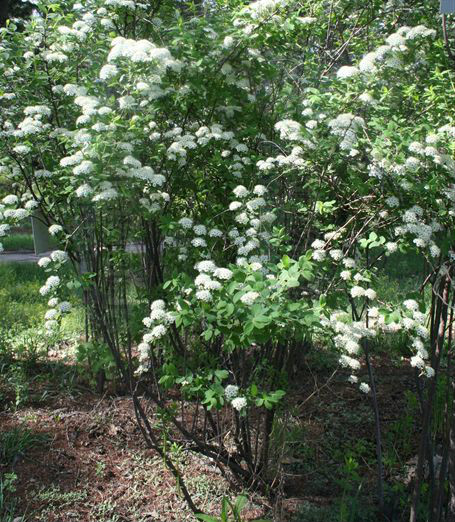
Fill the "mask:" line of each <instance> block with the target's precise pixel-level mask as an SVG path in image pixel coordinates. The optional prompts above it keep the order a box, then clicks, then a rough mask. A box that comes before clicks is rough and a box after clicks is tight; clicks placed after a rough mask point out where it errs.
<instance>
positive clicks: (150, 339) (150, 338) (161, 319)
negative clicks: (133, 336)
mask: <svg viewBox="0 0 455 522" xmlns="http://www.w3.org/2000/svg"><path fill="white" fill-rule="evenodd" d="M174 321H175V317H174V315H173V314H172V313H171V312H168V311H166V304H165V302H164V301H163V300H162V299H158V300H156V301H153V303H152V304H151V306H150V314H149V315H148V316H147V317H144V319H143V320H142V322H143V323H144V326H145V327H146V328H147V329H148V332H147V333H145V334H144V335H143V337H142V342H141V343H140V344H139V346H138V351H139V367H138V369H137V370H136V373H137V374H138V375H140V374H141V373H144V372H146V371H147V370H148V369H149V366H150V351H151V345H152V344H153V343H155V342H156V341H158V340H159V339H161V338H162V337H164V336H165V335H166V334H167V332H168V329H169V325H171V324H172V323H173V322H174Z"/></svg>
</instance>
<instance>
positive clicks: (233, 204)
mask: <svg viewBox="0 0 455 522" xmlns="http://www.w3.org/2000/svg"><path fill="white" fill-rule="evenodd" d="M241 206H242V203H240V201H232V202H231V203H230V204H229V210H231V211H233V212H234V211H235V210H238V209H239V208H240V207H241Z"/></svg>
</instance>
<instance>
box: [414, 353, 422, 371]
mask: <svg viewBox="0 0 455 522" xmlns="http://www.w3.org/2000/svg"><path fill="white" fill-rule="evenodd" d="M411 366H412V367H413V368H419V369H420V370H422V369H423V368H424V367H425V361H424V360H423V359H422V357H420V355H414V357H411Z"/></svg>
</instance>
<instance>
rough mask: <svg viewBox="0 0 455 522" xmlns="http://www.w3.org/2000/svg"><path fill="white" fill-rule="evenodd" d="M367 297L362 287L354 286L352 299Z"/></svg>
mask: <svg viewBox="0 0 455 522" xmlns="http://www.w3.org/2000/svg"><path fill="white" fill-rule="evenodd" d="M364 295H365V289H364V288H362V287H361V286H353V287H352V288H351V296H352V297H363V296H364Z"/></svg>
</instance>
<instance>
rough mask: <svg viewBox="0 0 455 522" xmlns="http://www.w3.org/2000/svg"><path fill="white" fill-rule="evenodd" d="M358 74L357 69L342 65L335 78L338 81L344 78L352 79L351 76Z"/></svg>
mask: <svg viewBox="0 0 455 522" xmlns="http://www.w3.org/2000/svg"><path fill="white" fill-rule="evenodd" d="M358 74H360V71H359V69H357V67H351V66H349V65H343V67H340V68H339V69H338V72H337V78H339V79H340V80H344V79H345V78H352V77H353V76H357V75H358Z"/></svg>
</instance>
